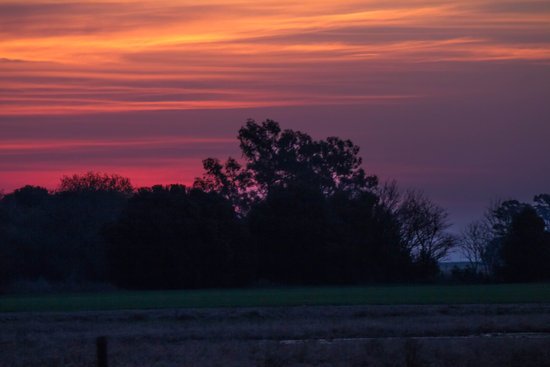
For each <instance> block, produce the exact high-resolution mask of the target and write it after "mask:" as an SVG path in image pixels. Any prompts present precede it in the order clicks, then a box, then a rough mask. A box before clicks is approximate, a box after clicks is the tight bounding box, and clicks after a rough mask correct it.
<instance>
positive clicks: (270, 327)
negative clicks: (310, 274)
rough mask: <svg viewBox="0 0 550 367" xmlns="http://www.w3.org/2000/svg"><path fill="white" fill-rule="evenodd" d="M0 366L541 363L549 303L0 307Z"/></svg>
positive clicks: (549, 340)
mask: <svg viewBox="0 0 550 367" xmlns="http://www.w3.org/2000/svg"><path fill="white" fill-rule="evenodd" d="M0 326H1V327H0V366H14V367H18V366H94V365H95V338H96V337H97V336H102V335H104V336H107V340H108V351H109V363H110V366H119V367H124V366H198V367H201V366H224V367H225V366H259V367H273V366H352V367H353V366H357V367H359V366H385V367H389V366H395V367H398V366H407V367H415V366H523V367H531V366H533V367H534V366H537V367H541V366H542V367H544V366H550V348H549V346H550V305H544V304H538V305H528V304H523V305H415V306H404V305H398V306H376V305H370V306H301V307H274V308H266V307H264V308H259V307H254V308H219V309H212V308H210V309H165V310H148V311H146V310H140V311H130V310H129V311H94V312H30V313H29V312H23V313H0Z"/></svg>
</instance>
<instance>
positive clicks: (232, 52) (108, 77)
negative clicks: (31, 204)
mask: <svg viewBox="0 0 550 367" xmlns="http://www.w3.org/2000/svg"><path fill="white" fill-rule="evenodd" d="M247 118H255V119H256V120H264V119H265V118H271V119H274V120H277V121H279V122H280V123H281V125H282V126H283V127H286V128H292V129H300V130H303V131H305V132H307V133H310V134H311V135H313V136H314V137H316V138H324V137H326V136H329V135H336V136H340V137H342V138H351V139H352V140H353V141H354V142H355V143H356V144H358V145H359V146H361V155H362V157H363V159H364V165H365V168H366V170H367V171H368V172H369V173H375V174H378V175H379V176H380V177H381V178H382V180H386V179H396V180H397V181H398V183H399V184H400V185H401V186H402V187H415V188H418V189H422V190H424V191H425V192H426V193H427V194H428V195H429V196H430V197H431V198H432V199H433V200H434V201H436V202H437V203H439V204H440V205H442V206H444V207H446V208H447V209H448V210H449V211H450V214H451V218H452V219H453V221H454V222H456V223H457V225H459V226H461V225H462V224H464V223H465V222H468V221H469V220H471V219H475V218H476V217H478V216H479V215H481V212H482V211H483V209H484V207H485V206H486V205H487V204H488V203H489V201H490V200H492V199H496V198H507V197H516V198H518V199H522V200H529V199H530V198H531V197H532V196H533V195H534V194H537V193H540V192H550V1H548V0H544V1H529V0H527V1H521V0H517V1H507V0H490V1H488V0H463V1H429V0H395V1H381V0H376V1H372V0H363V1H348V0H315V1H307V0H306V1H287V0H273V1H272V0H267V1H263V0H256V1H249V0H201V1H195V2H191V1H176V0H156V1H133V0H110V1H96V0H94V1H86V0H81V1H78V0H75V1H64V0H62V1H42V0H25V1H17V0H12V1H5V0H0V189H4V191H5V192H9V191H11V190H13V189H14V188H17V187H20V186H22V185H24V184H38V185H43V186H46V187H49V188H55V186H56V185H57V182H58V180H59V177H60V176H61V175H63V174H72V173H78V172H84V171H87V170H97V171H105V172H116V173H119V174H122V175H126V176H128V177H130V178H131V179H132V181H133V183H134V184H135V185H137V186H140V185H151V184H155V183H163V184H166V183H175V182H180V183H191V182H192V180H193V178H194V177H195V176H198V175H200V173H201V160H202V159H203V158H206V157H208V156H216V157H220V158H225V157H226V156H228V155H233V156H235V157H239V151H238V144H237V141H236V139H235V136H236V134H237V130H238V128H239V127H240V126H241V125H242V124H243V123H244V122H245V120H246V119H247Z"/></svg>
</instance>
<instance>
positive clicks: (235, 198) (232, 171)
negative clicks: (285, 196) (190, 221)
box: [193, 157, 257, 215]
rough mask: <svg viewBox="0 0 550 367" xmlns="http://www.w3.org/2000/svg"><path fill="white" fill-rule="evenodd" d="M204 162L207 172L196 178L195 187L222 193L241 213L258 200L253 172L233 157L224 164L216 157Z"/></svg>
mask: <svg viewBox="0 0 550 367" xmlns="http://www.w3.org/2000/svg"><path fill="white" fill-rule="evenodd" d="M202 164H203V168H204V170H205V172H204V174H203V176H202V177H201V178H196V179H195V182H194V184H193V187H194V188H197V189H200V190H202V191H205V192H215V193H218V194H220V195H221V196H223V197H224V198H226V199H228V200H229V201H231V202H232V203H233V206H234V207H235V209H236V210H237V212H238V213H239V214H241V215H242V214H245V213H246V212H247V211H248V210H249V209H250V206H251V205H252V204H253V203H254V202H255V201H256V200H257V195H256V191H255V190H254V188H255V187H254V182H253V181H252V174H251V172H250V171H249V170H247V169H245V168H244V167H242V166H241V164H240V163H239V162H237V161H236V160H235V159H233V158H231V157H230V158H228V159H227V161H226V162H225V163H224V164H221V163H220V161H219V160H218V159H216V158H207V159H205V160H204V161H203V162H202Z"/></svg>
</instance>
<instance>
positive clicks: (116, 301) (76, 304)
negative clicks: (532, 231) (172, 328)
mask: <svg viewBox="0 0 550 367" xmlns="http://www.w3.org/2000/svg"><path fill="white" fill-rule="evenodd" d="M546 302H550V283H543V284H491V285H406V286H365V287H307V288H262V289H209V290H179V291H118V292H105V293H79V294H56V295H8V296H0V312H19V311H95V310H124V309H162V308H205V307H264V306H265V307H274V306H300V305H366V304H379V305H399V304H401V305H402V304H496V303H546Z"/></svg>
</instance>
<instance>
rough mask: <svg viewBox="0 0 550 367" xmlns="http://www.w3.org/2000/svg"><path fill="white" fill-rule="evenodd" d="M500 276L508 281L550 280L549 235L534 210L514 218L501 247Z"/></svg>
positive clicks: (521, 213) (525, 210) (524, 209)
mask: <svg viewBox="0 0 550 367" xmlns="http://www.w3.org/2000/svg"><path fill="white" fill-rule="evenodd" d="M501 257H502V267H501V268H500V269H499V270H500V271H499V273H500V275H501V276H502V277H503V279H504V280H507V281H533V280H543V279H549V278H550V267H549V266H548V264H549V263H550V234H549V233H547V232H545V230H544V221H543V220H542V218H541V217H540V216H539V215H538V214H537V212H536V211H535V210H534V209H533V208H531V207H525V208H523V209H522V210H521V211H520V212H519V213H517V214H516V215H514V217H513V218H512V222H511V224H510V228H509V230H508V233H507V234H506V236H505V237H504V238H503V241H502V246H501Z"/></svg>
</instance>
